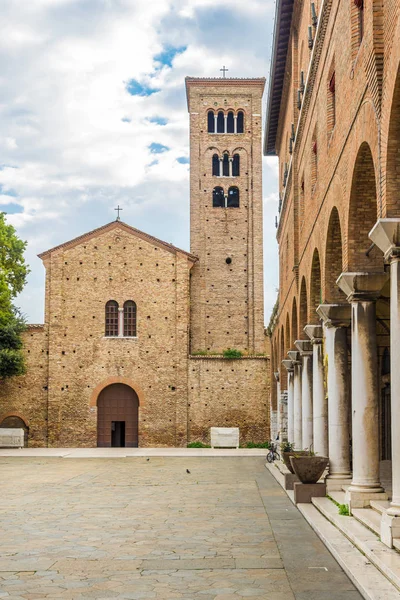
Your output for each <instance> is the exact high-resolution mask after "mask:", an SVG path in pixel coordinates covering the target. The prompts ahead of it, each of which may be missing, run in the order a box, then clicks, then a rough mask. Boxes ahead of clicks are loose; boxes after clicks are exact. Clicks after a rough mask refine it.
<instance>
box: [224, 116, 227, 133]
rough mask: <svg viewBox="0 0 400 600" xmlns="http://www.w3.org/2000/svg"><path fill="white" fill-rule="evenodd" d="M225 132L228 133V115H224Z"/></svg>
mask: <svg viewBox="0 0 400 600" xmlns="http://www.w3.org/2000/svg"><path fill="white" fill-rule="evenodd" d="M224 133H228V115H224Z"/></svg>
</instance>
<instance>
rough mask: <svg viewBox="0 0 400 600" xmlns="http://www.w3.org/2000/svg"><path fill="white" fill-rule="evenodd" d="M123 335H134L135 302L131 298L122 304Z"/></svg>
mask: <svg viewBox="0 0 400 600" xmlns="http://www.w3.org/2000/svg"><path fill="white" fill-rule="evenodd" d="M124 337H136V304H135V302H133V300H127V301H126V302H125V304H124Z"/></svg>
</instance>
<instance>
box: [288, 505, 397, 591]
mask: <svg viewBox="0 0 400 600" xmlns="http://www.w3.org/2000/svg"><path fill="white" fill-rule="evenodd" d="M312 503H313V505H314V506H315V508H317V509H318V510H319V512H320V513H321V514H322V515H323V516H324V517H325V518H326V519H328V521H330V522H331V523H332V525H334V526H335V527H337V528H338V530H339V531H341V532H342V533H343V535H345V536H346V538H347V539H348V540H350V542H351V543H352V544H354V546H355V547H356V548H357V549H358V550H359V551H360V552H362V554H364V555H365V557H366V558H367V559H368V561H370V562H371V563H372V564H373V565H374V566H375V567H376V568H377V569H379V571H380V572H381V573H383V575H385V577H386V578H387V579H388V581H389V582H390V583H391V584H392V585H393V586H395V587H396V588H397V590H399V591H400V554H399V553H398V552H396V550H392V549H390V548H388V547H387V546H385V544H383V543H382V542H381V541H380V540H379V538H378V537H377V535H376V534H375V533H373V532H372V531H371V530H370V529H368V528H367V527H365V526H364V525H363V524H362V523H361V522H360V521H359V520H357V519H356V518H355V517H345V516H342V515H339V514H338V509H337V506H336V505H335V504H334V503H333V502H332V501H331V500H329V498H313V500H312ZM299 508H300V505H299ZM360 510H363V511H364V510H371V509H360ZM371 512H373V511H371ZM399 591H398V592H397V594H398V596H396V597H397V598H400V595H399Z"/></svg>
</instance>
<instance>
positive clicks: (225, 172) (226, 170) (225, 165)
mask: <svg viewBox="0 0 400 600" xmlns="http://www.w3.org/2000/svg"><path fill="white" fill-rule="evenodd" d="M222 175H223V176H224V177H229V154H228V153H227V152H225V153H224V160H223V163H222Z"/></svg>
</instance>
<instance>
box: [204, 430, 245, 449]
mask: <svg viewBox="0 0 400 600" xmlns="http://www.w3.org/2000/svg"><path fill="white" fill-rule="evenodd" d="M210 433H211V448H239V427H210Z"/></svg>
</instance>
